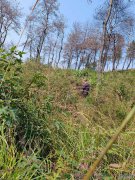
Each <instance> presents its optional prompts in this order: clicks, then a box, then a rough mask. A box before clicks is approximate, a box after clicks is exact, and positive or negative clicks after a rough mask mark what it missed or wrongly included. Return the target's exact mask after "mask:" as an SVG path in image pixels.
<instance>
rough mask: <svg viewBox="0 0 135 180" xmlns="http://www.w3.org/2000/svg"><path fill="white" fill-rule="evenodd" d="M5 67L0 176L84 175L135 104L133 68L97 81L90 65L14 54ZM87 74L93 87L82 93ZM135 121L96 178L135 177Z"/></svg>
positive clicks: (0, 115)
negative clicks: (58, 65) (60, 64)
mask: <svg viewBox="0 0 135 180" xmlns="http://www.w3.org/2000/svg"><path fill="white" fill-rule="evenodd" d="M5 68H7V65H6V64H4V63H3V64H2V65H1V66H0V74H1V76H2V77H3V74H4V73H5ZM8 68H9V70H8V71H7V73H6V75H4V80H3V82H2V80H1V82H2V88H1V91H0V98H1V100H0V123H1V126H0V179H9V180H12V179H13V180H19V179H49V180H50V179H81V178H82V177H83V175H84V174H85V173H86V171H87V170H88V167H89V166H90V165H91V164H92V163H93V162H94V161H95V159H96V158H97V156H98V154H99V153H100V152H101V151H102V149H103V148H104V147H105V146H106V144H107V142H108V141H109V139H110V138H111V136H112V135H113V134H114V133H115V131H116V129H117V127H119V125H120V124H121V122H122V120H123V119H124V118H125V116H126V115H127V113H128V112H129V111H130V110H131V108H132V107H133V105H134V104H135V99H134V97H135V91H134V87H135V81H134V77H135V71H134V70H133V71H124V72H108V73H104V74H103V77H102V80H101V84H99V85H98V86H97V74H96V73H95V72H93V71H90V70H82V71H75V70H61V69H52V68H47V67H46V66H44V65H40V64H37V63H34V62H27V63H25V64H21V63H19V62H16V58H14V59H13V58H12V63H10V67H8ZM86 78H87V80H88V81H89V82H90V83H91V91H90V94H89V96H88V97H86V98H83V97H82V96H80V92H79V90H78V89H77V87H78V85H81V84H82V80H83V79H86ZM134 120H135V119H134ZM134 120H133V121H131V123H130V124H128V126H127V127H126V129H125V130H124V131H123V132H122V133H121V135H120V136H119V138H118V140H117V141H116V142H115V143H114V145H113V147H112V149H110V150H109V152H108V153H107V155H106V156H105V157H104V159H103V161H102V163H101V164H100V166H99V167H98V169H97V170H96V172H95V173H94V176H93V179H106V178H108V179H109V178H110V179H118V178H120V177H127V176H130V177H131V175H132V177H133V176H134V175H135V172H134V169H135V151H134V149H135V140H134V139H135V121H134Z"/></svg>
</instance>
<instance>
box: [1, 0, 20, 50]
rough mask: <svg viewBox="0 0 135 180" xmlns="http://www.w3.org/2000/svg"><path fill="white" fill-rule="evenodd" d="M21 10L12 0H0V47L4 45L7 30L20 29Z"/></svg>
mask: <svg viewBox="0 0 135 180" xmlns="http://www.w3.org/2000/svg"><path fill="white" fill-rule="evenodd" d="M20 17H21V11H20V9H19V6H18V5H16V4H15V3H14V2H13V1H12V2H11V1H9V0H0V47H1V46H3V45H4V43H5V41H6V39H7V35H8V32H9V31H11V30H12V31H14V32H16V33H18V32H19V30H20Z"/></svg>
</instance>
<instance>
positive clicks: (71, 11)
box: [8, 0, 135, 43]
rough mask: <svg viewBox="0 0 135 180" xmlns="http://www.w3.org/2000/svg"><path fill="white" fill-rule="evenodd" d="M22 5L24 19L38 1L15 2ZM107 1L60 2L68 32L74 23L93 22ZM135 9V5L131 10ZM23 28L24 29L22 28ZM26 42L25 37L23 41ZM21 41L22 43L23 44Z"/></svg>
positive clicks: (15, 37) (15, 40)
mask: <svg viewBox="0 0 135 180" xmlns="http://www.w3.org/2000/svg"><path fill="white" fill-rule="evenodd" d="M15 1H17V2H19V3H20V6H21V8H22V12H23V19H25V17H26V15H28V14H30V7H32V6H33V4H34V3H35V1H36V0H15ZM104 1H105V0H92V3H88V0H58V2H59V4H60V12H61V13H62V14H63V15H64V17H65V19H66V24H67V30H66V32H69V31H70V28H71V27H72V24H73V22H76V21H77V22H81V23H83V22H84V23H85V22H87V21H89V22H91V23H92V22H93V16H94V14H95V11H96V9H97V8H98V7H99V6H100V5H101V4H103V3H104ZM131 9H132V10H133V11H134V9H135V4H134V5H133V6H132V8H131ZM22 28H23V27H22ZM8 40H9V41H10V40H14V42H16V43H17V42H18V40H19V37H18V36H17V35H16V34H13V33H10V34H9V38H8ZM23 40H24V35H23V37H22V41H23ZM22 41H21V42H22Z"/></svg>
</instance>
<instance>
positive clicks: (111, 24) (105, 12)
mask: <svg viewBox="0 0 135 180" xmlns="http://www.w3.org/2000/svg"><path fill="white" fill-rule="evenodd" d="M129 4H130V3H129V2H128V1H122V0H110V1H108V0H107V1H106V2H105V4H104V5H103V7H102V8H100V10H99V11H98V13H97V19H98V20H100V21H101V22H102V23H103V28H102V37H103V38H102V41H101V42H102V46H101V52H100V58H99V59H100V63H101V66H100V67H101V69H100V71H103V70H104V68H105V64H106V61H107V59H106V58H107V53H108V52H109V46H110V43H111V41H110V39H111V38H112V37H111V36H114V35H115V34H118V33H119V34H120V33H121V35H123V36H124V35H125V36H126V35H127V34H129V32H131V31H132V29H133V25H134V18H133V16H132V14H131V13H129V12H128V10H129V7H130V6H129Z"/></svg>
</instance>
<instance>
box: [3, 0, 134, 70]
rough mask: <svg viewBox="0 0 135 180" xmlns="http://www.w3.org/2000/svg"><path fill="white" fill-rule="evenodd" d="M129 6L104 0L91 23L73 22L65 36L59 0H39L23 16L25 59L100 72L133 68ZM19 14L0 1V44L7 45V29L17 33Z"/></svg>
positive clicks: (16, 7) (14, 7)
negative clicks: (24, 22) (32, 8)
mask: <svg viewBox="0 0 135 180" xmlns="http://www.w3.org/2000/svg"><path fill="white" fill-rule="evenodd" d="M93 3H94V1H93ZM132 5H133V2H130V1H128V0H124V1H123V0H105V1H104V3H103V5H102V6H101V7H99V8H98V10H97V11H96V13H95V20H94V23H93V25H91V23H84V24H81V23H79V22H75V23H74V24H73V27H72V29H71V31H70V33H69V34H68V35H65V32H66V22H65V19H64V17H63V15H62V14H61V13H60V10H59V3H58V0H46V1H44V0H41V1H39V3H38V4H37V6H36V8H35V10H34V12H33V13H32V14H31V15H30V16H28V17H27V18H26V22H27V27H26V30H25V41H24V42H21V48H22V50H23V51H26V52H27V54H28V59H31V60H35V61H40V62H41V63H45V64H47V65H48V66H53V67H63V68H74V69H82V68H92V69H95V70H99V71H104V70H117V69H129V68H134V67H135V41H134V24H135V19H134V14H133V13H132V12H131V6H132ZM21 16H22V13H21V10H20V7H19V5H17V4H15V3H13V2H10V1H9V0H0V47H7V39H8V33H9V32H10V31H14V32H16V33H18V32H19V30H20V29H21ZM22 26H24V25H22ZM8 46H10V45H8Z"/></svg>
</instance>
